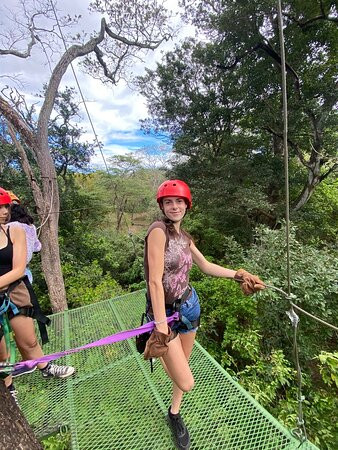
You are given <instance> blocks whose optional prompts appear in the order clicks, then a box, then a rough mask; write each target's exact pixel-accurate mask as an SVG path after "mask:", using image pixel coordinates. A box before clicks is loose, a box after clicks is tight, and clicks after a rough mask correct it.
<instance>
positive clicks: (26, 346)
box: [11, 315, 47, 369]
mask: <svg viewBox="0 0 338 450" xmlns="http://www.w3.org/2000/svg"><path fill="white" fill-rule="evenodd" d="M11 327H12V330H13V331H14V337H15V341H16V345H17V347H18V349H19V352H20V353H21V355H22V357H23V359H36V358H41V357H42V356H43V351H42V349H41V347H40V344H39V343H38V340H37V338H36V334H35V326H34V321H33V319H32V318H30V317H26V316H21V315H19V316H15V317H13V319H12V320H11ZM46 365H47V363H41V364H38V368H39V369H43V368H44V367H46Z"/></svg>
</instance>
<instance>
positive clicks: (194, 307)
mask: <svg viewBox="0 0 338 450" xmlns="http://www.w3.org/2000/svg"><path fill="white" fill-rule="evenodd" d="M166 314H167V316H169V315H171V314H172V311H171V310H170V309H167V311H166ZM180 315H181V316H183V317H185V318H186V319H188V321H191V322H192V321H193V320H197V319H198V318H199V316H200V315H201V308H200V303H199V300H198V295H197V292H196V291H195V289H194V288H193V287H192V288H191V294H190V297H189V298H188V299H187V300H186V301H185V302H184V303H182V305H181V307H180ZM171 329H172V330H173V331H177V332H178V333H182V334H185V333H190V332H191V331H194V332H196V331H197V329H198V327H195V328H191V329H190V330H188V329H187V328H186V327H185V326H184V324H182V322H181V321H179V322H174V323H173V325H172V327H171Z"/></svg>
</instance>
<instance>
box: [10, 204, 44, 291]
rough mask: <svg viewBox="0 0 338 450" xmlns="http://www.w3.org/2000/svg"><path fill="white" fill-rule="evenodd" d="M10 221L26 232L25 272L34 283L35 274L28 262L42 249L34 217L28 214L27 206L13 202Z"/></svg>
mask: <svg viewBox="0 0 338 450" xmlns="http://www.w3.org/2000/svg"><path fill="white" fill-rule="evenodd" d="M10 223H11V224H12V226H19V227H21V228H23V230H24V231H25V233H26V243H27V266H26V270H25V274H26V275H27V276H28V279H29V281H30V283H33V275H32V272H31V271H30V269H29V267H28V264H29V263H30V261H31V259H32V257H33V253H37V252H39V251H40V250H41V242H40V241H39V239H38V236H37V233H36V228H35V225H34V220H33V218H32V217H31V216H30V215H29V214H28V212H27V210H26V208H24V207H23V206H21V204H19V203H13V204H12V206H11V218H10Z"/></svg>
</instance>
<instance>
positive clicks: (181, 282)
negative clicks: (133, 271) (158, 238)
mask: <svg viewBox="0 0 338 450" xmlns="http://www.w3.org/2000/svg"><path fill="white" fill-rule="evenodd" d="M155 228H161V230H163V231H164V233H165V235H166V238H167V240H166V245H165V251H164V272H163V278H162V283H163V289H164V296H165V302H166V303H174V301H175V300H176V299H177V298H179V297H180V296H181V295H182V294H183V292H184V291H185V290H186V288H187V286H188V284H189V271H190V269H191V266H192V256H191V251H190V242H191V240H190V239H189V237H188V236H187V235H186V234H184V233H183V232H180V234H177V233H170V232H169V230H168V229H167V227H166V226H165V224H164V223H163V222H161V221H157V222H154V223H152V224H151V225H150V227H149V229H148V232H147V235H146V238H145V247H144V275H145V280H146V282H147V286H148V283H149V265H148V245H147V238H148V236H149V233H150V232H151V231H152V230H153V229H155ZM148 295H149V289H148Z"/></svg>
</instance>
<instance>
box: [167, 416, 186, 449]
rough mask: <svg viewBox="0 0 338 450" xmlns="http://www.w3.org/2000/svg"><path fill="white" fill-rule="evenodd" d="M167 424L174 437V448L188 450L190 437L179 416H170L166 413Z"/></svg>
mask: <svg viewBox="0 0 338 450" xmlns="http://www.w3.org/2000/svg"><path fill="white" fill-rule="evenodd" d="M168 422H169V424H170V427H171V430H172V432H173V435H174V437H175V441H176V446H177V448H178V449H180V450H187V449H189V448H190V436H189V431H188V429H187V427H186V426H185V424H184V422H183V419H182V417H181V415H180V414H172V413H171V412H170V408H169V411H168Z"/></svg>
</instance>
